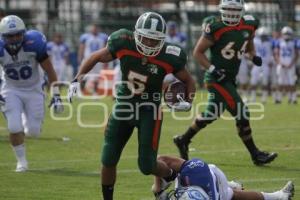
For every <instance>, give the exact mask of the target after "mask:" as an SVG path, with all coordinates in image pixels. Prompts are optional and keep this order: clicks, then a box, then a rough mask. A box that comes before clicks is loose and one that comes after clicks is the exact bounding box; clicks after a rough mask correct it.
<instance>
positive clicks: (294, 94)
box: [292, 91, 297, 101]
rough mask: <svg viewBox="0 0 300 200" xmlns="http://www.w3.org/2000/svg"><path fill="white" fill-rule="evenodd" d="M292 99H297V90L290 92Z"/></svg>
mask: <svg viewBox="0 0 300 200" xmlns="http://www.w3.org/2000/svg"><path fill="white" fill-rule="evenodd" d="M292 101H297V92H296V91H295V92H293V93H292Z"/></svg>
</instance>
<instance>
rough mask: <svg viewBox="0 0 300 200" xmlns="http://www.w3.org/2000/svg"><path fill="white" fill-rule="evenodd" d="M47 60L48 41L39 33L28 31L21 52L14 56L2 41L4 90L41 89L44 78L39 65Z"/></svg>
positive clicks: (1, 57)
mask: <svg viewBox="0 0 300 200" xmlns="http://www.w3.org/2000/svg"><path fill="white" fill-rule="evenodd" d="M47 58H48V54H47V41H46V38H45V36H44V35H43V34H42V33H40V32H39V31H35V30H29V31H26V33H25V34H24V41H23V43H22V46H21V48H20V50H19V51H18V53H17V54H16V55H13V56H12V55H10V54H9V53H8V51H7V50H6V48H5V42H4V41H3V40H0V65H1V66H2V67H3V74H2V80H3V84H2V89H10V88H12V89H17V90H18V89H21V90H28V89H30V90H32V89H33V88H40V89H41V86H42V82H43V76H42V72H41V69H40V67H39V63H41V62H43V61H44V60H45V59H47Z"/></svg>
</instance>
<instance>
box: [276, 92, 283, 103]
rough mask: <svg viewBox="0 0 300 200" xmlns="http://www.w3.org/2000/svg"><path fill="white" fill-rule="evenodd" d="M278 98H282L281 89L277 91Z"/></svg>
mask: <svg viewBox="0 0 300 200" xmlns="http://www.w3.org/2000/svg"><path fill="white" fill-rule="evenodd" d="M277 100H278V101H281V100H282V92H281V91H278V93H277Z"/></svg>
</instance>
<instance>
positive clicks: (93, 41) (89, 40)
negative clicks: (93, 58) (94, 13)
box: [79, 33, 108, 59]
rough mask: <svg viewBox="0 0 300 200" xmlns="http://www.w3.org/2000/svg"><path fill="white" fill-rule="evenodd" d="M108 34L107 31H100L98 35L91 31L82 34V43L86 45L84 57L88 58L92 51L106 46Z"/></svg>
mask: <svg viewBox="0 0 300 200" xmlns="http://www.w3.org/2000/svg"><path fill="white" fill-rule="evenodd" d="M107 39H108V36H107V35H106V34H105V33H98V34H97V35H94V34H91V33H84V34H83V35H81V36H80V39H79V40H80V43H81V44H84V45H85V48H84V52H83V58H84V59H86V58H88V57H89V56H90V55H91V53H93V52H94V51H97V50H99V49H101V48H103V47H105V45H106V43H107Z"/></svg>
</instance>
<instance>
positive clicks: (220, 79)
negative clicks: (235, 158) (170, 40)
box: [174, 0, 277, 165]
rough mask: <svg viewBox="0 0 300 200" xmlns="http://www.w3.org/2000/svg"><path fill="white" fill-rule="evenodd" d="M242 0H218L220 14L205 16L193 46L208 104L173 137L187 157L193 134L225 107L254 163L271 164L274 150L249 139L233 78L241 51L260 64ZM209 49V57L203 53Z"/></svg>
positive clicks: (250, 19) (252, 24)
mask: <svg viewBox="0 0 300 200" xmlns="http://www.w3.org/2000/svg"><path fill="white" fill-rule="evenodd" d="M243 12H244V2H243V0H221V3H220V13H221V17H220V18H219V17H215V16H212V17H207V18H206V19H204V23H203V34H202V36H201V37H200V39H199V40H198V42H197V44H196V47H195V49H194V53H193V54H194V57H195V59H196V60H197V61H198V62H199V63H200V64H201V65H202V66H203V67H204V68H206V73H205V83H206V86H207V89H208V92H209V99H208V106H207V107H206V110H205V111H204V112H203V113H202V114H201V115H200V116H198V117H197V118H196V119H195V121H194V122H193V124H192V125H191V126H190V127H189V128H188V130H187V131H186V132H185V133H184V134H183V135H180V136H176V137H175V138H174V143H175V145H176V146H177V147H178V149H179V152H180V155H181V157H182V158H184V159H186V160H187V159H188V145H189V143H190V142H191V139H192V138H193V137H194V136H195V135H196V133H197V132H198V131H199V130H201V129H203V128H204V127H206V126H207V125H208V124H210V123H212V122H213V121H214V120H216V119H217V118H218V117H219V116H220V115H221V114H222V113H223V112H224V110H225V109H226V110H227V111H229V112H230V114H231V115H232V116H233V117H234V118H235V120H236V127H237V130H238V134H239V136H240V138H241V139H242V141H243V143H244V144H245V146H246V147H247V149H248V151H249V152H250V154H251V158H252V160H253V162H254V164H256V165H264V164H267V163H270V162H271V161H273V160H274V159H275V158H276V157H277V153H268V152H264V151H260V150H259V149H258V148H257V147H256V145H255V143H254V141H253V138H252V135H251V128H250V123H249V118H250V116H249V112H248V109H247V106H246V105H245V104H244V103H243V101H242V99H241V97H240V95H239V94H238V93H237V89H236V85H235V78H236V75H237V73H238V71H239V66H240V62H241V57H242V55H243V54H244V53H247V56H248V57H249V58H250V60H252V61H253V63H254V64H255V65H257V66H261V64H262V60H261V58H260V57H258V56H256V55H255V50H254V46H253V37H254V33H255V30H256V28H257V27H258V20H257V19H255V18H254V17H253V16H251V15H244V16H243ZM208 49H209V50H210V52H211V54H210V58H208V57H207V56H206V55H205V52H206V51H207V50H208Z"/></svg>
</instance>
